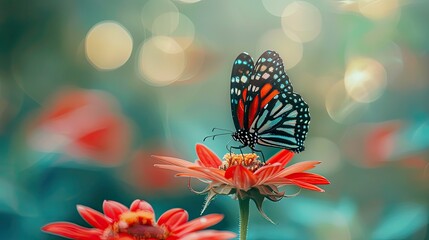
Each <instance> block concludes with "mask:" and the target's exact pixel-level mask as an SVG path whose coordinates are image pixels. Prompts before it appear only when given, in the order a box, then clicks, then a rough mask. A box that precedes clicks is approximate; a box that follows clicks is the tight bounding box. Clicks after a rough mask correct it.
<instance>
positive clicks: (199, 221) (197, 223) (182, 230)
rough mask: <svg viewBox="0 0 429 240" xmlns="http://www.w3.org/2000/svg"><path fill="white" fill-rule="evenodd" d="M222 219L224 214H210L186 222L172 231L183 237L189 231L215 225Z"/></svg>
mask: <svg viewBox="0 0 429 240" xmlns="http://www.w3.org/2000/svg"><path fill="white" fill-rule="evenodd" d="M222 219H223V215H222V214H209V215H206V216H203V217H199V218H196V219H194V220H192V221H190V222H187V223H184V224H182V225H181V226H178V227H176V228H175V229H171V231H172V233H174V234H176V235H178V236H179V237H181V236H183V235H185V234H187V233H191V232H196V231H198V230H201V229H204V228H207V227H210V226H213V225H215V224H217V223H218V222H220V221H222Z"/></svg>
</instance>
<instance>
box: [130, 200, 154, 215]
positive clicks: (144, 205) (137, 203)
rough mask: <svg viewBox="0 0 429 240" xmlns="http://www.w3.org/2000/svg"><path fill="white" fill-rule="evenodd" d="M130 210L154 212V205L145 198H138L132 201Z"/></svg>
mask: <svg viewBox="0 0 429 240" xmlns="http://www.w3.org/2000/svg"><path fill="white" fill-rule="evenodd" d="M130 211H132V212H137V211H146V212H151V213H154V211H153V208H152V206H151V205H150V204H149V203H148V202H146V201H143V200H140V199H136V200H134V202H133V203H131V206H130Z"/></svg>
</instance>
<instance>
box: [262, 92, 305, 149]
mask: <svg viewBox="0 0 429 240" xmlns="http://www.w3.org/2000/svg"><path fill="white" fill-rule="evenodd" d="M309 123H310V113H309V109H308V105H307V103H306V102H305V101H304V100H303V99H302V97H301V96H300V95H299V94H297V93H294V92H284V93H281V94H279V95H277V96H276V97H275V98H274V99H273V100H271V101H270V102H269V103H268V104H267V105H265V107H264V109H263V111H261V114H260V115H258V116H257V118H256V119H255V121H254V128H255V131H257V133H258V144H260V145H265V146H270V147H278V148H286V149H289V150H292V151H294V152H301V151H304V141H305V138H306V136H307V132H308V126H309Z"/></svg>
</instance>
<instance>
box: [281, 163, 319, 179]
mask: <svg viewBox="0 0 429 240" xmlns="http://www.w3.org/2000/svg"><path fill="white" fill-rule="evenodd" d="M319 163H320V161H306V162H299V163H295V164H294V165H292V166H289V167H287V168H285V169H283V171H281V172H280V173H279V174H277V177H286V176H289V175H291V174H293V173H298V172H304V171H307V170H309V169H312V168H314V167H315V166H316V165H317V164H319Z"/></svg>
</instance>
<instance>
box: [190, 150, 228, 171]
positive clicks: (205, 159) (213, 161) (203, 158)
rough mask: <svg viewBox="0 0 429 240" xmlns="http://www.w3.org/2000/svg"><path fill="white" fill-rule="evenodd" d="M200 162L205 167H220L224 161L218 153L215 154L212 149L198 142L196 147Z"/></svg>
mask: <svg viewBox="0 0 429 240" xmlns="http://www.w3.org/2000/svg"><path fill="white" fill-rule="evenodd" d="M195 149H196V152H197V155H198V158H199V160H200V163H201V164H202V165H203V166H204V167H214V168H218V167H219V166H220V165H221V164H222V161H221V160H220V159H219V157H218V156H216V154H214V153H213V152H212V151H211V150H210V149H208V148H207V147H206V146H204V145H202V144H197V146H196V147H195Z"/></svg>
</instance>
